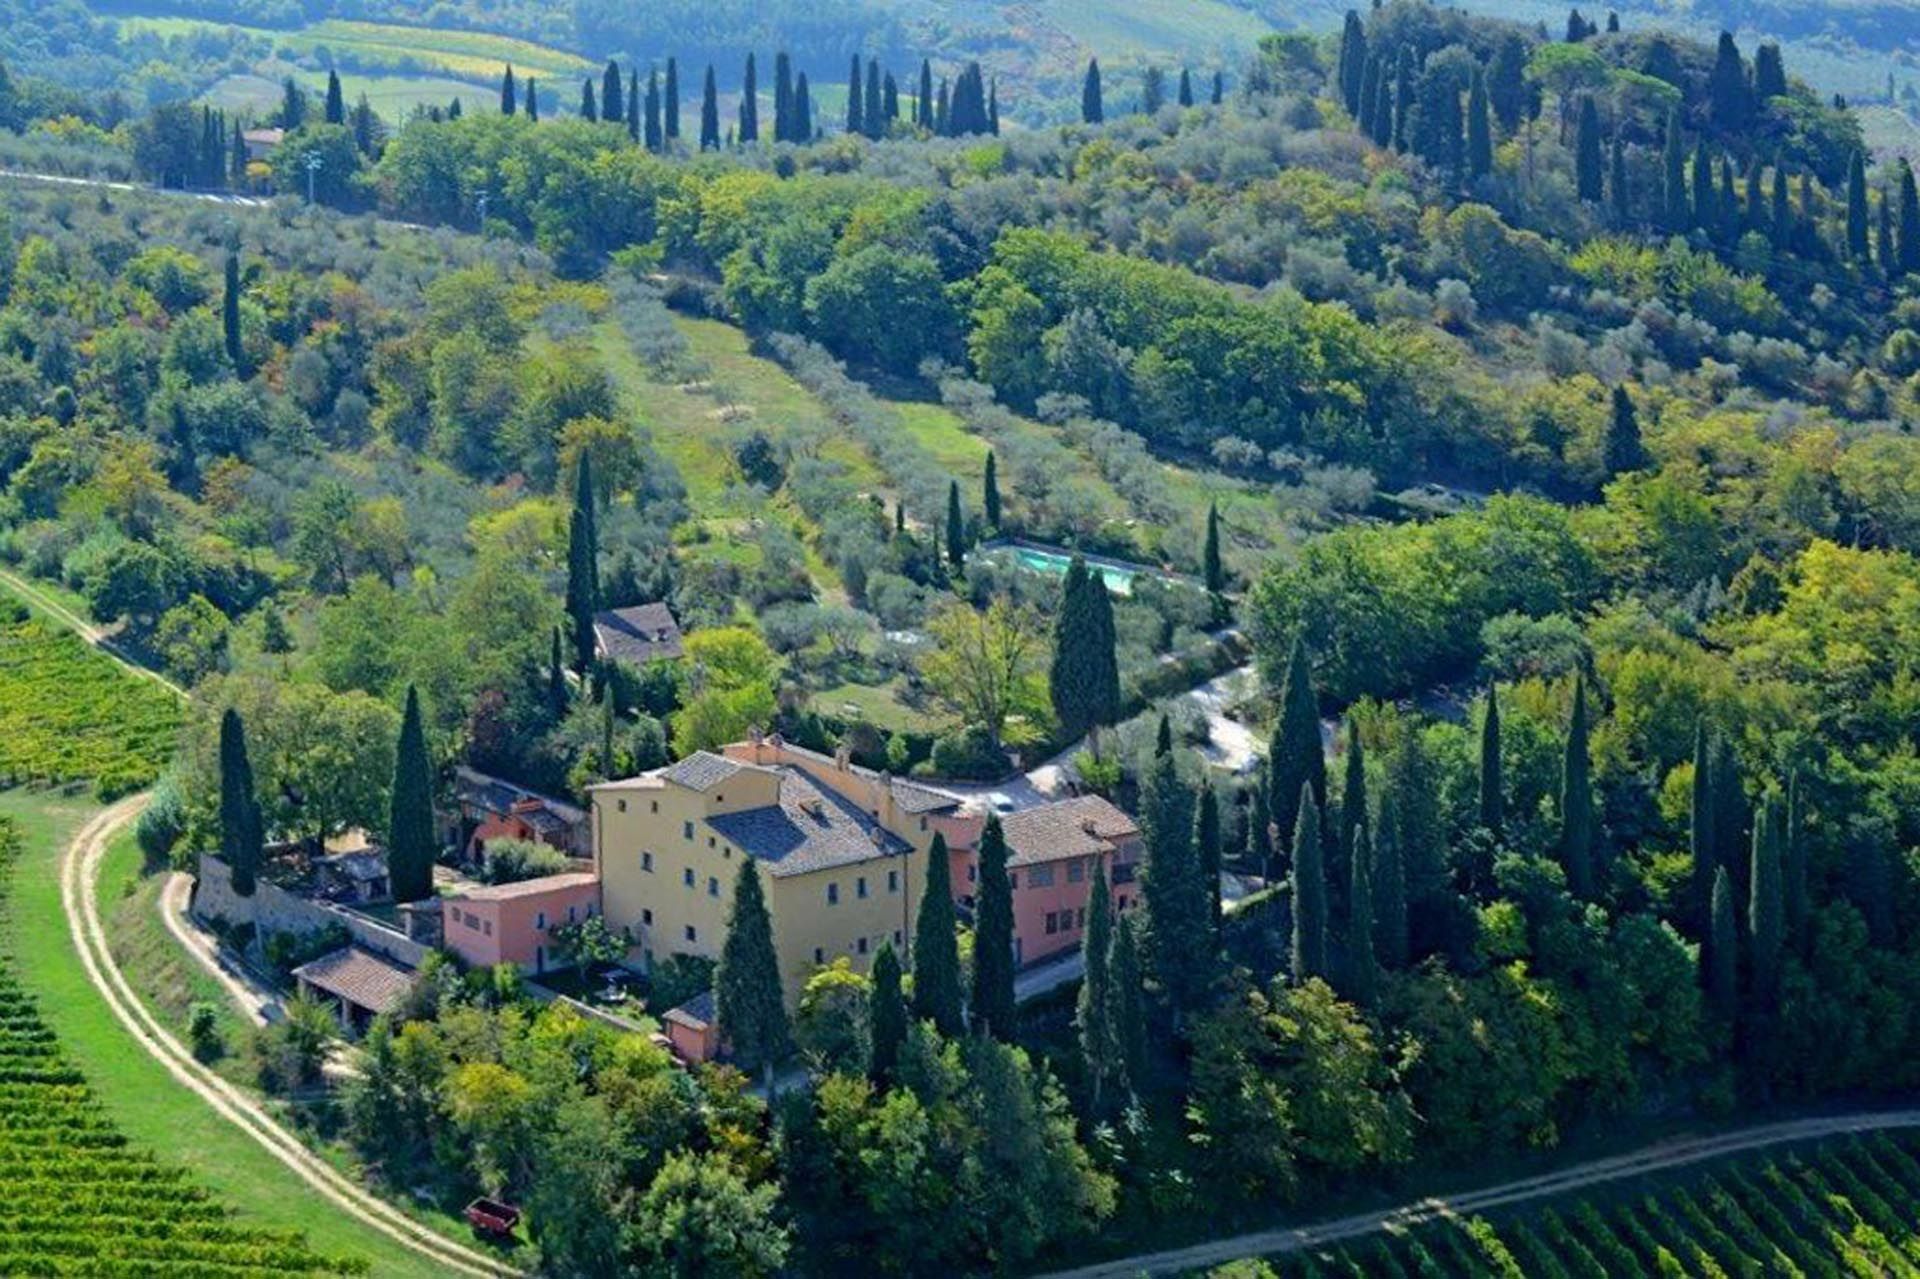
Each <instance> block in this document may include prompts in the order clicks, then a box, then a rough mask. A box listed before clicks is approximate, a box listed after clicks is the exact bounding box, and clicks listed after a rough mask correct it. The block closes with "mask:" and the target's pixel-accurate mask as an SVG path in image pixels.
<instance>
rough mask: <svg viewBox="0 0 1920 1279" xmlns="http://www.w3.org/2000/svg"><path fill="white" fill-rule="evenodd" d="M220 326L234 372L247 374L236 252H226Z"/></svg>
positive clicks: (244, 375) (238, 260)
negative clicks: (241, 328)
mask: <svg viewBox="0 0 1920 1279" xmlns="http://www.w3.org/2000/svg"><path fill="white" fill-rule="evenodd" d="M220 326H221V331H222V333H223V335H224V336H225V338H226V345H227V359H228V361H229V362H231V363H232V365H233V371H234V373H235V374H236V375H237V376H239V377H241V378H243V379H244V378H245V377H246V376H247V349H246V345H245V343H243V342H242V341H241V334H240V258H239V256H238V255H237V254H233V253H229V254H227V264H226V287H225V291H224V292H223V293H222V295H221V300H220Z"/></svg>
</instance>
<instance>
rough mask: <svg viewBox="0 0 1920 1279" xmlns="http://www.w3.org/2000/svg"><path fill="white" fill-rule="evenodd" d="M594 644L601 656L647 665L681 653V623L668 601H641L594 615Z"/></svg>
mask: <svg viewBox="0 0 1920 1279" xmlns="http://www.w3.org/2000/svg"><path fill="white" fill-rule="evenodd" d="M593 637H594V646H595V647H596V648H597V649H598V650H599V652H600V655H601V656H602V657H607V658H612V659H613V660H614V661H618V662H632V663H634V664H636V665H641V666H644V665H645V664H646V663H648V662H652V661H657V660H661V659H666V658H675V657H679V656H680V655H681V654H682V653H684V652H685V651H686V650H685V648H684V647H683V646H682V644H681V642H680V623H679V622H676V621H675V620H674V618H673V611H672V610H671V609H669V608H668V607H667V606H666V605H665V604H638V605H635V606H634V607H632V608H616V609H611V610H609V611H607V612H605V613H595V614H594V615H593Z"/></svg>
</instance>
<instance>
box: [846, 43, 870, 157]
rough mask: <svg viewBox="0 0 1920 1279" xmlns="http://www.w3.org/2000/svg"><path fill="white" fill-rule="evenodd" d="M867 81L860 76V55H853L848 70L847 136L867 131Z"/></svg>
mask: <svg viewBox="0 0 1920 1279" xmlns="http://www.w3.org/2000/svg"><path fill="white" fill-rule="evenodd" d="M865 99H866V81H865V79H864V78H863V77H862V76H861V74H860V55H859V54H857V53H856V54H854V55H853V65H852V66H851V67H849V68H848V70H847V136H848V137H853V136H854V135H856V134H860V133H865V132H866V131H867V112H866V102H865Z"/></svg>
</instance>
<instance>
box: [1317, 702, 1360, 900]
mask: <svg viewBox="0 0 1920 1279" xmlns="http://www.w3.org/2000/svg"><path fill="white" fill-rule="evenodd" d="M1366 824H1367V752H1366V747H1365V746H1363V745H1362V744H1361V741H1360V721H1359V720H1357V719H1355V718H1354V717H1353V716H1352V715H1348V716H1347V767H1346V775H1345V777H1344V779H1343V780H1342V782H1341V785H1340V837H1339V838H1338V839H1336V840H1335V841H1334V844H1333V861H1332V864H1331V865H1329V866H1328V867H1327V882H1328V884H1329V885H1330V886H1331V887H1332V888H1333V889H1334V891H1336V892H1341V891H1344V890H1345V889H1346V887H1347V881H1348V880H1349V879H1351V878H1352V866H1353V840H1354V836H1355V834H1356V833H1357V832H1358V831H1359V829H1360V828H1361V827H1362V826H1364V825H1366Z"/></svg>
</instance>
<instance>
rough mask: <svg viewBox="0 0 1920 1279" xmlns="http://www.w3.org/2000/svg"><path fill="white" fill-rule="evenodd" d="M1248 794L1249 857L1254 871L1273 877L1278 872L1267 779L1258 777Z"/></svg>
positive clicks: (1260, 874)
mask: <svg viewBox="0 0 1920 1279" xmlns="http://www.w3.org/2000/svg"><path fill="white" fill-rule="evenodd" d="M1248 791H1249V792H1250V793H1249V794H1248V796H1247V859H1248V860H1249V861H1250V862H1252V863H1253V873H1254V874H1256V875H1258V876H1260V877H1261V878H1262V879H1272V878H1274V876H1275V875H1276V874H1277V873H1278V867H1276V866H1275V865H1274V859H1273V844H1274V840H1273V807H1272V805H1271V804H1270V803H1269V802H1268V800H1267V779H1266V777H1265V776H1260V777H1256V778H1255V779H1254V782H1253V785H1252V786H1250V787H1248Z"/></svg>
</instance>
